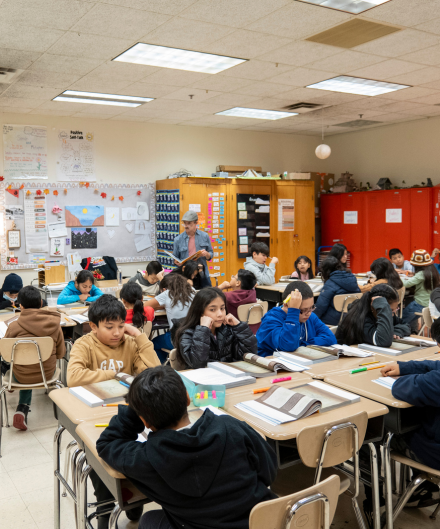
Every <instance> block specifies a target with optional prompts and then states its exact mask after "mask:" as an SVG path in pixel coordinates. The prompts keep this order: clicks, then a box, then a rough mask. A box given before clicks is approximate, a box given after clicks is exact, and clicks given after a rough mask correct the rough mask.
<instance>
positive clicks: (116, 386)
mask: <svg viewBox="0 0 440 529" xmlns="http://www.w3.org/2000/svg"><path fill="white" fill-rule="evenodd" d="M69 393H71V394H72V395H75V397H76V398H78V399H79V400H81V401H82V402H84V404H87V406H90V407H91V408H95V407H96V406H102V405H103V404H111V403H112V402H118V401H120V400H122V399H123V398H124V397H125V395H127V393H128V388H127V387H126V386H124V385H122V384H120V383H119V381H118V380H116V379H112V380H104V381H103V382H96V383H94V384H88V385H87V386H77V387H75V388H69Z"/></svg>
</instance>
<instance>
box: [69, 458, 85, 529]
mask: <svg viewBox="0 0 440 529" xmlns="http://www.w3.org/2000/svg"><path fill="white" fill-rule="evenodd" d="M82 453H83V451H82V450H81V449H80V448H76V449H75V450H74V451H73V453H72V457H71V459H70V470H71V473H72V489H73V495H72V498H73V501H74V502H75V506H74V507H75V526H76V528H77V529H78V489H77V486H76V485H77V482H76V468H77V459H78V458H79V456H80V455H81V454H82Z"/></svg>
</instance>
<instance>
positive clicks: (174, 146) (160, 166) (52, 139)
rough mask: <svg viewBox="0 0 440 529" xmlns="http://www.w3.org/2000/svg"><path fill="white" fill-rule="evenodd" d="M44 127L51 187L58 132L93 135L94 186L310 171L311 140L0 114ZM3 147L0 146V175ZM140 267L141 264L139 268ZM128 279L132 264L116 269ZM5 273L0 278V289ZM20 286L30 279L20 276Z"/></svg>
mask: <svg viewBox="0 0 440 529" xmlns="http://www.w3.org/2000/svg"><path fill="white" fill-rule="evenodd" d="M6 123H7V124H27V125H43V126H46V127H47V130H48V169H49V181H50V182H55V181H56V176H55V174H56V170H55V168H56V152H57V131H58V130H59V129H62V128H72V129H75V128H83V129H87V131H91V132H93V133H94V134H95V170H96V176H97V180H98V181H99V182H109V183H111V182H121V181H122V182H124V181H126V182H130V183H137V182H154V181H156V180H161V179H164V178H166V176H167V175H168V174H170V173H173V172H175V171H177V170H179V169H181V168H185V169H188V170H191V171H193V172H194V173H195V174H201V175H202V176H210V175H211V173H212V172H214V171H215V169H216V166H217V165H220V164H228V165H242V166H246V165H253V166H255V165H256V166H261V167H262V168H263V170H264V171H270V172H271V173H277V172H282V171H284V170H287V171H290V170H297V171H315V170H317V169H316V168H314V167H315V160H317V159H316V158H315V155H314V149H315V147H316V139H315V138H311V137H309V136H299V135H290V134H268V133H261V132H248V131H237V130H230V129H220V128H219V129H215V128H202V127H183V126H181V127H180V126H175V125H159V124H152V123H138V122H123V121H110V120H96V119H78V118H70V117H60V116H29V115H23V114H0V125H1V126H3V124H6ZM2 174H3V143H2V141H1V140H0V175H2ZM140 266H142V267H145V264H140ZM121 267H122V270H123V274H124V275H132V274H133V273H134V272H135V271H136V269H137V268H138V266H137V264H136V263H134V264H130V265H121ZM5 274H6V272H0V285H1V284H2V283H3V278H4V276H5ZM20 275H21V276H22V277H23V281H24V283H25V284H29V283H30V281H31V279H33V278H34V277H35V272H33V271H21V272H20Z"/></svg>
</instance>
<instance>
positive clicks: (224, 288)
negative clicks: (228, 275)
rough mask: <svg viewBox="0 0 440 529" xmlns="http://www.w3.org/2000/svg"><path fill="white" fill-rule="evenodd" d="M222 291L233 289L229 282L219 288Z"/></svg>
mask: <svg viewBox="0 0 440 529" xmlns="http://www.w3.org/2000/svg"><path fill="white" fill-rule="evenodd" d="M218 288H219V289H220V290H226V289H227V288H231V285H230V283H229V281H223V283H222V284H221V285H219V287H218Z"/></svg>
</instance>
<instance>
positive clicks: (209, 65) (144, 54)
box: [113, 42, 246, 74]
mask: <svg viewBox="0 0 440 529" xmlns="http://www.w3.org/2000/svg"><path fill="white" fill-rule="evenodd" d="M113 60H114V61H118V62H132V63H135V64H146V65H148V66H160V67H161V68H174V69H175V70H187V71H189V72H201V73H211V74H215V73H219V72H223V70H227V69H228V68H232V66H236V65H237V64H241V63H242V62H246V59H236V58H234V57H224V56H223V55H212V54H211V53H202V52H199V51H189V50H180V49H178V48H167V47H166V46H155V45H153V44H145V43H143V42H138V43H137V44H135V45H134V46H132V47H131V48H130V49H128V50H127V51H124V53H121V55H118V57H116V58H115V59H113Z"/></svg>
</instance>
